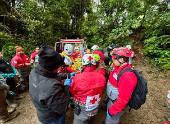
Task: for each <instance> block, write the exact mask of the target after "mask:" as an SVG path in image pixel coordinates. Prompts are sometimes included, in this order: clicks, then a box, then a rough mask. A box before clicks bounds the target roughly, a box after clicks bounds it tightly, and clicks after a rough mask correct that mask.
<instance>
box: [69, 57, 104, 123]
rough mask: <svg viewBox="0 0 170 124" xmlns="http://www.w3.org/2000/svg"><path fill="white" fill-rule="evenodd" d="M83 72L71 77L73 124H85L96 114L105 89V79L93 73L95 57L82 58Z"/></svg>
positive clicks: (99, 74) (97, 73) (95, 72)
mask: <svg viewBox="0 0 170 124" xmlns="http://www.w3.org/2000/svg"><path fill="white" fill-rule="evenodd" d="M82 65H83V68H85V69H84V71H83V72H82V73H79V74H77V75H76V76H75V77H73V81H72V84H71V86H70V93H71V95H72V96H73V101H74V102H75V110H74V121H73V123H74V124H85V122H86V121H89V120H91V118H92V117H93V116H94V115H96V114H97V111H98V108H99V103H100V99H101V96H102V93H103V91H104V89H105V84H106V80H105V77H104V76H103V75H102V74H101V73H99V72H97V71H95V70H96V67H95V66H94V65H95V57H94V56H93V55H92V54H86V55H84V56H83V58H82Z"/></svg>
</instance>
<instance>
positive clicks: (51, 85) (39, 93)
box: [29, 64, 70, 123]
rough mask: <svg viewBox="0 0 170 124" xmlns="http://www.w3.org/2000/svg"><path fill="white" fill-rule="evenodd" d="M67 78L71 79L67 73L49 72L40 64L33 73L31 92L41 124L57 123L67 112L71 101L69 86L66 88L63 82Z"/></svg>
mask: <svg viewBox="0 0 170 124" xmlns="http://www.w3.org/2000/svg"><path fill="white" fill-rule="evenodd" d="M67 76H68V78H69V77H70V76H69V74H67V73H66V74H61V73H60V74H58V73H54V72H51V71H48V70H46V69H44V68H43V67H42V66H40V65H39V64H37V65H36V66H35V67H34V69H33V70H32V71H31V73H30V77H29V92H30V96H31V100H32V102H33V104H34V106H35V108H36V109H37V116H38V119H39V121H40V122H42V123H50V122H53V121H56V120H58V118H60V117H61V115H62V114H64V113H65V112H66V110H67V107H68V104H69V100H70V93H69V86H64V85H63V82H62V81H61V80H62V79H66V78H67Z"/></svg>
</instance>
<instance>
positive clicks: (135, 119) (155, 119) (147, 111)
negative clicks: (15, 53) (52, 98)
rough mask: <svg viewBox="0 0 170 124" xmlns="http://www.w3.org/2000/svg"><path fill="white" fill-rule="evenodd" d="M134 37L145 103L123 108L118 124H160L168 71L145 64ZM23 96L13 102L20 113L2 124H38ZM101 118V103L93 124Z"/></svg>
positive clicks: (103, 111)
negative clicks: (145, 84) (143, 83)
mask: <svg viewBox="0 0 170 124" xmlns="http://www.w3.org/2000/svg"><path fill="white" fill-rule="evenodd" d="M136 38H137V39H138V37H134V39H132V40H135V42H134V47H133V50H134V51H135V53H136V55H137V56H136V58H135V61H134V64H133V67H134V68H135V69H136V70H138V71H141V72H142V74H143V76H144V78H145V79H146V80H147V83H148V91H149V92H148V94H147V100H146V103H145V104H144V105H142V107H141V108H140V109H138V110H133V109H132V110H131V111H130V112H129V111H128V110H129V109H127V110H126V111H125V113H124V114H123V116H122V117H121V119H120V124H162V123H163V122H165V121H166V119H165V118H164V116H165V115H166V114H167V113H168V112H169V110H168V108H167V107H166V105H167V98H166V96H167V91H168V90H170V83H169V81H170V77H168V75H169V74H170V72H166V73H164V74H163V73H162V72H161V71H160V70H158V69H156V68H154V67H151V65H150V64H149V63H147V62H146V61H145V58H144V57H143V54H142V49H141V45H140V44H139V43H138V42H136V41H137V40H136ZM23 94H24V95H25V96H26V97H25V98H23V99H22V100H20V101H16V102H18V103H19V104H20V105H19V107H18V108H17V111H20V112H21V114H20V115H19V116H18V117H17V118H15V119H13V120H11V121H10V122H7V123H6V124H40V122H39V121H38V118H37V115H36V110H35V108H34V106H33V104H32V102H31V99H30V96H29V92H28V91H26V92H25V93H23ZM103 99H104V98H103ZM105 118H106V109H105V104H104V103H103V102H102V101H101V104H100V107H99V111H98V114H97V115H96V116H95V118H94V120H93V124H102V121H105ZM72 121H73V109H72V108H70V109H69V110H68V111H67V113H66V124H72Z"/></svg>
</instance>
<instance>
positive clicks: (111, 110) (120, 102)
mask: <svg viewBox="0 0 170 124" xmlns="http://www.w3.org/2000/svg"><path fill="white" fill-rule="evenodd" d="M129 57H131V51H130V50H129V49H127V48H125V47H119V48H116V49H115V50H114V51H113V54H112V60H113V63H114V65H115V66H117V68H115V69H114V70H113V71H112V72H111V73H110V76H109V80H108V83H107V90H106V92H107V95H108V103H107V117H106V122H105V124H118V123H119V118H120V116H121V115H122V114H123V112H124V109H125V108H126V106H127V104H128V102H129V100H130V98H131V94H132V92H133V90H134V89H135V88H136V85H137V77H136V75H135V73H133V72H130V71H127V72H124V73H123V75H122V76H121V77H120V80H119V85H117V77H118V74H119V73H120V72H121V71H123V70H124V69H127V68H132V67H131V65H130V64H129V63H128V61H129Z"/></svg>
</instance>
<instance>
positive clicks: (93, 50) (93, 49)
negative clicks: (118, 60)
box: [91, 45, 105, 65]
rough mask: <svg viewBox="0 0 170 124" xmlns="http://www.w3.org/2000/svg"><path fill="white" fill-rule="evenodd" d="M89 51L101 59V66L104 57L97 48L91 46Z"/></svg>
mask: <svg viewBox="0 0 170 124" xmlns="http://www.w3.org/2000/svg"><path fill="white" fill-rule="evenodd" d="M91 49H92V52H93V54H98V55H99V56H100V57H101V61H100V64H101V65H103V63H104V60H105V57H104V54H103V53H102V52H101V51H100V50H99V46H97V45H93V46H92V47H91Z"/></svg>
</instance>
